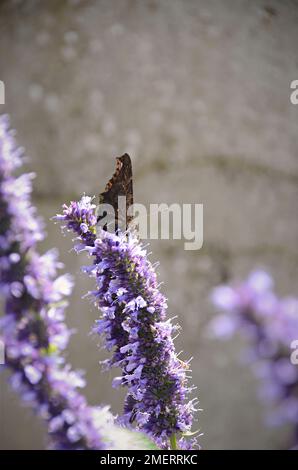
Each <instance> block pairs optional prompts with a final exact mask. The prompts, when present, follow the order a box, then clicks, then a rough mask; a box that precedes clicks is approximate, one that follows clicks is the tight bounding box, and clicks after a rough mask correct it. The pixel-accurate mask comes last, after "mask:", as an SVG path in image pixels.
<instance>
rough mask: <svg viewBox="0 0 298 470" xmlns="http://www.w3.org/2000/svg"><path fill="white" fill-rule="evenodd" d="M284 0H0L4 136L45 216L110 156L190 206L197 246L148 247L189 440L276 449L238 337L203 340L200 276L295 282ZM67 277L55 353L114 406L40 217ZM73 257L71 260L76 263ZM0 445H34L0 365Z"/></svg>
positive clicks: (208, 282) (94, 186) (86, 186)
mask: <svg viewBox="0 0 298 470" xmlns="http://www.w3.org/2000/svg"><path fill="white" fill-rule="evenodd" d="M297 22H298V2H297V1H294V0H293V1H290V0H284V1H283V2H280V1H277V0H276V1H272V0H268V1H266V2H265V1H261V0H224V1H220V0H217V1H215V0H197V1H196V0H187V1H183V0H159V1H158V0H143V1H136V0H119V1H118V0H117V1H114V2H110V1H108V0H106V1H104V0H97V1H96V0H85V1H83V0H82V1H80V0H72V1H60V0H59V1H58V0H52V1H49V0H43V1H38V0H24V1H22V0H19V1H12V0H10V1H8V0H7V1H2V2H1V4H0V79H1V80H3V81H4V83H5V86H6V105H0V111H5V112H8V113H9V114H10V115H11V120H12V125H13V127H15V128H16V129H17V130H18V139H19V142H20V143H21V144H22V145H23V146H25V148H26V153H27V154H28V155H29V156H30V162H29V167H30V169H34V171H36V173H37V176H38V177H37V179H36V181H35V201H36V204H37V205H38V207H39V209H40V212H41V213H43V215H44V216H45V218H46V219H47V220H49V218H50V217H51V216H52V215H53V214H55V213H56V212H57V211H59V208H60V206H61V204H62V203H63V202H64V201H67V200H69V199H70V198H71V197H79V196H80V195H81V194H82V193H83V192H86V193H87V194H96V193H98V192H99V191H100V190H102V189H103V187H104V185H105V182H106V180H107V179H108V178H109V177H110V175H111V173H112V171H113V168H114V157H115V156H117V155H120V154H122V153H124V152H125V151H127V152H129V153H130V154H131V156H132V158H133V165H134V176H135V178H134V185H135V199H136V201H137V202H142V203H144V204H149V203H150V202H158V203H159V202H167V203H172V202H191V203H203V204H204V246H203V249H202V250H200V251H197V252H190V251H185V250H184V248H183V241H175V242H173V241H155V242H154V243H152V251H153V255H152V258H153V259H154V260H156V259H158V260H160V262H161V267H160V278H161V280H162V281H164V282H165V284H164V286H163V290H164V292H165V294H166V295H167V297H168V298H169V307H170V308H169V311H170V314H171V315H176V314H177V315H179V322H180V323H181V325H182V327H183V334H182V335H180V337H179V338H178V340H177V348H178V350H180V349H183V350H184V351H185V352H186V353H187V354H189V355H193V356H194V360H193V376H194V379H193V380H194V382H195V383H196V384H197V386H198V394H199V397H200V401H201V406H202V408H203V409H204V411H203V412H202V413H201V414H200V417H199V424H198V427H200V428H201V429H202V431H203V432H204V434H205V435H204V437H203V438H202V439H201V444H202V445H203V447H204V448H281V447H284V446H285V445H286V441H287V435H288V434H287V433H288V430H287V429H283V430H269V429H266V428H265V427H264V425H263V421H262V413H263V410H262V409H261V406H260V404H259V402H258V399H257V396H256V382H255V380H254V379H253V377H252V374H251V371H250V369H248V368H247V367H244V366H243V365H241V364H240V363H239V361H238V356H239V352H240V351H241V348H242V346H243V343H241V340H240V339H239V340H235V341H234V342H233V343H230V344H221V343H217V342H214V341H210V340H209V339H206V337H205V336H204V334H203V331H204V325H206V322H207V321H208V319H209V318H211V316H212V314H213V313H214V312H213V309H212V307H211V306H210V304H209V301H208V295H209V292H210V289H211V288H212V287H213V286H215V285H216V284H218V283H220V282H221V281H222V280H227V279H234V278H238V277H244V276H246V275H247V273H248V272H249V270H251V269H253V268H254V267H256V266H263V267H265V268H268V269H269V270H270V271H271V272H272V274H273V276H274V278H275V279H276V283H277V286H278V292H279V293H281V294H289V293H295V291H296V292H297V281H298V266H297V259H298V254H297V236H298V219H297V196H298V185H297V183H298V160H297V150H298V132H297V124H298V106H294V105H292V104H291V102H290V98H289V97H290V92H291V90H290V82H291V81H292V80H294V79H298V59H297V43H298V29H297ZM48 234H49V237H48V239H47V241H46V243H45V244H44V245H45V246H44V247H43V248H46V247H52V246H58V247H59V249H60V252H61V258H62V259H63V261H64V262H65V265H66V268H65V269H66V270H67V271H69V272H71V273H73V274H75V276H76V280H77V286H76V289H75V295H74V296H73V299H72V303H71V306H70V308H69V311H68V321H69V324H70V325H72V326H75V327H76V328H77V329H78V334H77V335H76V336H75V337H74V338H73V339H72V342H71V348H70V352H69V359H70V360H71V362H72V363H73V365H75V366H78V367H82V368H84V369H86V370H87V379H88V384H89V385H88V388H87V390H86V394H87V395H88V398H89V399H90V402H92V403H98V402H109V403H111V404H112V408H113V410H114V411H115V412H117V411H120V410H121V400H122V396H121V393H119V391H116V390H113V389H112V388H111V379H112V376H111V374H107V375H106V376H103V375H102V374H100V373H99V372H100V369H99V365H98V361H99V359H100V357H102V356H103V353H102V352H98V348H97V340H96V339H95V340H94V341H91V340H90V337H87V334H88V332H89V330H90V328H91V326H92V324H93V321H94V319H95V318H96V316H97V312H96V311H95V310H94V309H93V307H92V306H91V305H89V304H88V301H86V300H82V299H81V296H82V295H83V294H84V293H85V292H86V290H87V289H88V288H89V287H90V284H89V282H88V281H87V280H86V279H85V278H84V277H83V275H81V274H80V273H79V269H80V260H79V259H78V258H76V257H75V255H74V254H73V253H69V249H70V247H71V241H70V238H63V237H62V236H61V234H60V231H59V228H58V227H57V226H55V225H53V223H51V222H50V221H49V222H48ZM81 261H82V260H81ZM0 381H1V382H0V413H1V429H0V447H1V448H42V447H43V446H44V441H45V433H44V428H43V426H42V424H41V423H40V422H39V420H38V419H37V418H36V417H33V416H32V415H31V412H30V410H27V409H25V408H23V407H22V406H20V403H19V400H18V398H17V397H15V396H14V395H12V393H11V392H10V390H9V388H8V386H7V385H6V380H5V374H2V375H1V377H0Z"/></svg>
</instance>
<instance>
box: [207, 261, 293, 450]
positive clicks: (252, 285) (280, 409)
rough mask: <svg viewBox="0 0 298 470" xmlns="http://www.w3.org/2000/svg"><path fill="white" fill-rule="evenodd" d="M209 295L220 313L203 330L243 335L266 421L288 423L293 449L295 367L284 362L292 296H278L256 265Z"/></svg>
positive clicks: (289, 338) (288, 349) (288, 347)
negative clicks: (258, 382)
mask: <svg viewBox="0 0 298 470" xmlns="http://www.w3.org/2000/svg"><path fill="white" fill-rule="evenodd" d="M211 300H212V302H213V304H214V305H215V306H216V308H217V309H218V310H219V311H220V312H221V313H220V314H219V315H217V316H216V317H215V318H214V319H213V320H212V321H211V323H210V324H209V326H208V330H209V332H211V333H212V335H214V336H215V337H217V338H221V339H229V338H230V337H231V336H233V335H234V334H235V333H236V332H237V331H240V332H242V333H243V334H244V335H245V336H246V338H247V339H248V342H249V344H250V345H251V346H250V347H249V348H248V351H247V354H246V357H247V358H248V360H249V361H250V363H251V364H252V367H253V370H254V372H255V374H256V375H257V377H258V378H259V379H260V380H261V387H260V393H259V394H260V397H261V399H262V400H263V402H265V403H266V404H270V405H271V406H270V412H269V413H268V418H267V423H268V424H271V425H282V424H285V423H288V424H289V423H290V424H292V425H293V426H294V437H293V442H292V445H293V447H295V448H298V366H297V365H294V364H292V363H291V361H290V356H291V352H292V350H291V343H292V342H293V341H294V340H297V339H298V299H297V298H293V297H291V298H280V297H278V296H277V295H276V293H275V292H274V290H273V281H272V279H271V277H270V276H269V274H268V273H266V272H264V271H260V270H259V271H254V272H252V273H251V274H250V275H249V277H248V279H247V280H246V281H244V282H242V283H237V284H235V285H223V286H219V287H217V288H215V289H214V290H213V292H212V296H211Z"/></svg>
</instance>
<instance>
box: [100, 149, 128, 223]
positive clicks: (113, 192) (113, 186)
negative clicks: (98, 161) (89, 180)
mask: <svg viewBox="0 0 298 470" xmlns="http://www.w3.org/2000/svg"><path fill="white" fill-rule="evenodd" d="M119 196H125V198H126V201H125V202H126V207H125V214H123V213H122V211H121V209H120V208H119V207H118V202H119V201H118V197H119ZM99 204H110V205H111V206H112V207H113V209H114V212H115V231H117V230H118V228H119V227H120V226H123V225H124V224H123V223H122V222H123V221H124V219H125V221H126V223H125V225H124V228H125V229H127V228H128V225H129V223H130V222H131V220H132V216H131V215H128V208H129V207H130V206H131V205H132V204H133V182H132V165H131V159H130V156H129V155H128V154H127V153H125V154H124V155H122V156H121V157H117V158H116V170H115V173H114V174H113V176H112V178H111V179H110V180H109V181H108V183H107V184H106V187H105V190H104V192H102V193H101V194H100V195H99ZM103 217H104V215H103V216H102V217H99V218H98V219H97V221H99V220H100V219H102V218H103ZM103 228H104V230H107V227H106V226H104V227H103Z"/></svg>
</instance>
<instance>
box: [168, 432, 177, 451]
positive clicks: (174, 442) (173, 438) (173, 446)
mask: <svg viewBox="0 0 298 470" xmlns="http://www.w3.org/2000/svg"><path fill="white" fill-rule="evenodd" d="M170 443H171V449H172V450H178V446H177V438H176V434H172V435H171V437H170Z"/></svg>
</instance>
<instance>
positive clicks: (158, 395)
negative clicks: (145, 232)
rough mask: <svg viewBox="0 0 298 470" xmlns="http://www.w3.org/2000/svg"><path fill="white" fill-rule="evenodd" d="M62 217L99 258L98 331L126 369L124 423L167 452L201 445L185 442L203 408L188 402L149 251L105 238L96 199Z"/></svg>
mask: <svg viewBox="0 0 298 470" xmlns="http://www.w3.org/2000/svg"><path fill="white" fill-rule="evenodd" d="M56 219H57V220H59V221H60V222H62V224H63V227H64V228H65V227H66V228H67V229H68V230H72V231H74V232H75V233H76V234H77V235H78V241H79V243H78V244H76V245H75V250H76V251H77V252H80V251H83V250H85V251H87V252H88V254H89V255H90V256H91V257H92V258H93V264H92V265H91V266H88V267H85V268H84V271H85V272H86V273H88V274H89V275H90V276H93V277H94V278H95V280H96V290H95V291H94V292H92V294H91V295H92V298H93V300H94V301H95V305H96V306H97V307H98V308H99V309H100V310H101V316H100V318H99V320H97V322H96V325H95V328H94V330H95V331H96V332H97V333H98V334H100V335H102V334H103V335H104V337H105V346H106V348H107V349H108V350H109V351H113V352H112V356H111V358H110V359H109V360H108V361H105V365H106V366H108V367H111V366H116V367H121V369H122V375H121V377H117V378H116V379H114V381H113V386H115V387H116V386H119V385H122V386H125V387H127V389H128V393H127V396H126V400H125V405H124V414H123V416H122V417H121V422H122V423H125V424H126V425H129V424H131V423H133V422H135V423H136V426H137V428H138V429H141V430H143V431H145V432H146V433H147V434H148V435H149V436H151V437H152V438H154V439H155V441H156V442H157V443H158V445H159V446H160V447H162V448H165V449H169V448H171V447H175V446H176V444H173V443H174V442H176V435H178V436H179V438H180V440H179V441H178V444H177V445H178V447H179V448H189V447H190V446H193V445H194V442H193V440H191V441H188V442H187V441H186V440H185V438H184V435H186V434H189V433H190V428H191V425H192V420H193V412H194V411H195V406H196V402H195V400H189V398H188V397H189V394H190V392H191V391H192V388H191V387H189V386H188V385H187V375H189V373H190V371H189V366H188V364H185V363H183V362H182V361H180V360H179V359H178V357H177V355H176V353H175V347H174V343H173V338H172V337H173V335H174V334H176V333H177V329H178V327H177V326H176V325H173V324H172V322H171V320H167V318H166V310H167V303H166V299H165V297H164V296H163V295H162V294H161V293H160V291H159V289H158V283H157V277H156V273H155V271H154V268H153V266H152V264H151V263H150V261H149V260H148V258H147V253H146V250H145V249H144V247H143V246H142V245H141V244H140V242H139V240H138V239H137V237H136V236H135V235H134V234H133V233H127V234H121V233H118V235H115V234H111V233H108V232H106V231H104V230H101V232H100V234H99V237H98V238H97V237H96V217H95V205H94V204H93V203H92V198H90V197H86V196H85V197H83V198H82V199H81V201H79V202H71V203H70V205H69V206H67V205H64V206H63V214H62V215H58V216H57V218H56ZM86 226H87V228H88V230H87V229H86Z"/></svg>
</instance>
